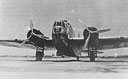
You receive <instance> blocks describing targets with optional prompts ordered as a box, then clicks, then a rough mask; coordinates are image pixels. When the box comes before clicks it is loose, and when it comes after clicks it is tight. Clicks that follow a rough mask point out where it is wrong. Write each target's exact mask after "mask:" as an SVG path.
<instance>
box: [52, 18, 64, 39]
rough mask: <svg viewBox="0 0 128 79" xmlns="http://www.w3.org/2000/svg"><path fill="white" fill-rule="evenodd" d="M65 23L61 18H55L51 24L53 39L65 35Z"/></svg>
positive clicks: (61, 37)
mask: <svg viewBox="0 0 128 79" xmlns="http://www.w3.org/2000/svg"><path fill="white" fill-rule="evenodd" d="M65 32H66V30H65V23H64V21H63V20H57V21H55V22H54V24H53V30H52V34H53V37H54V38H55V39H64V38H63V37H64V36H65V34H66V33H65Z"/></svg>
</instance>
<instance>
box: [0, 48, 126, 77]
mask: <svg viewBox="0 0 128 79" xmlns="http://www.w3.org/2000/svg"><path fill="white" fill-rule="evenodd" d="M119 50H120V51H124V50H125V51H126V50H128V49H119ZM119 50H109V51H105V52H116V51H117V52H119ZM51 52H55V51H49V52H46V53H47V56H48V55H51ZM121 53H122V52H121ZM124 53H125V54H126V52H124ZM117 54H118V53H117ZM117 54H116V55H117ZM104 55H105V54H104ZM108 55H110V54H108ZM111 55H112V53H111ZM113 55H114V54H113ZM34 56H35V50H33V49H19V48H11V47H0V79H128V75H127V74H128V58H97V59H96V62H89V58H80V61H76V58H72V57H70V58H69V57H66V58H52V57H45V58H43V60H42V61H40V62H37V61H35V57H34Z"/></svg>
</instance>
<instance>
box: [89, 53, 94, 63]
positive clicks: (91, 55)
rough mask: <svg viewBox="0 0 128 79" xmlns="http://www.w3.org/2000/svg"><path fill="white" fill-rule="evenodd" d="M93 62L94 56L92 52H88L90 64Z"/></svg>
mask: <svg viewBox="0 0 128 79" xmlns="http://www.w3.org/2000/svg"><path fill="white" fill-rule="evenodd" d="M94 61H95V54H94V52H93V51H91V52H90V62H94Z"/></svg>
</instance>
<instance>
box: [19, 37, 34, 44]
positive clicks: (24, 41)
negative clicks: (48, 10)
mask: <svg viewBox="0 0 128 79" xmlns="http://www.w3.org/2000/svg"><path fill="white" fill-rule="evenodd" d="M31 37H32V35H30V36H29V37H28V38H27V39H26V40H25V41H23V42H22V43H21V45H20V46H19V47H22V46H23V44H25V43H26V42H27V41H28V40H29V39H30V38H31Z"/></svg>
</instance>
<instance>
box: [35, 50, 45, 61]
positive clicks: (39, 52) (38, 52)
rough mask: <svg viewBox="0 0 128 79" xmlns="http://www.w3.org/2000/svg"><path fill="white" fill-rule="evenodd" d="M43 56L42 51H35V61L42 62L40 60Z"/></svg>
mask: <svg viewBox="0 0 128 79" xmlns="http://www.w3.org/2000/svg"><path fill="white" fill-rule="evenodd" d="M43 56H44V50H43V49H42V50H41V49H37V51H36V61H42V58H43Z"/></svg>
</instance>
